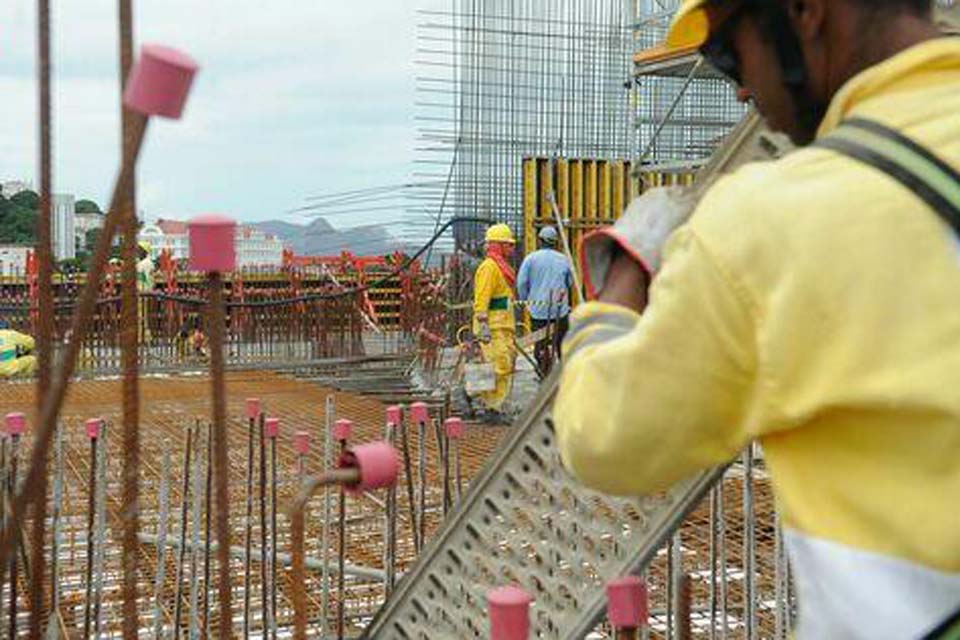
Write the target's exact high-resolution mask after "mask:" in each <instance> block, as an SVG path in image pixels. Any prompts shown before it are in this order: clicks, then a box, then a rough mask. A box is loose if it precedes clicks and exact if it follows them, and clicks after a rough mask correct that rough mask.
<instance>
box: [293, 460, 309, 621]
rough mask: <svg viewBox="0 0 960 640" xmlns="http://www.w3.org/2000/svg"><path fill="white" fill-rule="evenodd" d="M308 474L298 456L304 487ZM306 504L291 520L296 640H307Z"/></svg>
mask: <svg viewBox="0 0 960 640" xmlns="http://www.w3.org/2000/svg"><path fill="white" fill-rule="evenodd" d="M305 474H306V461H305V456H304V455H302V454H298V455H297V481H298V483H299V484H300V485H301V486H302V485H303V481H304V477H305ZM305 517H306V503H304V505H303V507H302V508H299V509H295V510H294V512H293V514H292V516H291V519H290V547H291V556H292V558H293V610H294V619H293V626H294V631H293V637H294V640H306V638H307V593H306V588H307V586H306V581H307V574H306V569H305V568H304V548H303V545H304V539H303V536H304V531H303V529H304V519H305Z"/></svg>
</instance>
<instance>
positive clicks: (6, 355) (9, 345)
mask: <svg viewBox="0 0 960 640" xmlns="http://www.w3.org/2000/svg"><path fill="white" fill-rule="evenodd" d="M34 348H35V344H34V340H33V338H32V337H30V336H28V335H27V334H25V333H20V332H19V331H13V330H11V329H6V328H4V329H0V378H16V377H23V376H30V375H33V373H34V372H35V371H36V370H37V357H36V356H34V355H33V350H34Z"/></svg>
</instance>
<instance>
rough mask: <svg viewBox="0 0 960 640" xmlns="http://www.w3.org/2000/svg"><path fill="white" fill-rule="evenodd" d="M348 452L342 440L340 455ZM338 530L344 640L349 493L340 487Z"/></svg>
mask: <svg viewBox="0 0 960 640" xmlns="http://www.w3.org/2000/svg"><path fill="white" fill-rule="evenodd" d="M346 451H347V441H346V440H340V455H343V454H344V453H345V452H346ZM337 525H338V526H337V528H338V531H339V535H340V544H339V545H337V546H338V549H337V551H338V556H337V567H338V569H339V571H338V573H337V640H343V632H344V622H345V620H346V613H347V612H346V603H345V602H344V599H345V595H346V585H345V578H344V575H343V573H344V572H343V566H344V564H345V563H346V555H347V550H346V546H347V493H346V491H344V489H343V487H342V486H341V487H340V507H339V514H338V519H337Z"/></svg>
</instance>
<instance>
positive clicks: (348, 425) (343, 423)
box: [333, 418, 353, 440]
mask: <svg viewBox="0 0 960 640" xmlns="http://www.w3.org/2000/svg"><path fill="white" fill-rule="evenodd" d="M352 431H353V421H352V420H347V419H346V418H341V419H340V420H337V421H336V422H334V423H333V439H334V440H349V439H350V433H351V432H352Z"/></svg>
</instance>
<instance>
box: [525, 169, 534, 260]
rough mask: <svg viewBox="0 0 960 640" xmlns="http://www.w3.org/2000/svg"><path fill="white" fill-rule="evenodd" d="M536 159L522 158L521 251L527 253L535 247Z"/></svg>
mask: <svg viewBox="0 0 960 640" xmlns="http://www.w3.org/2000/svg"><path fill="white" fill-rule="evenodd" d="M536 216H537V161H536V159H534V158H524V159H523V253H524V255H527V254H529V253H531V252H533V251H535V250H536V248H537V230H536V225H535V224H534V219H535V218H536Z"/></svg>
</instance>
